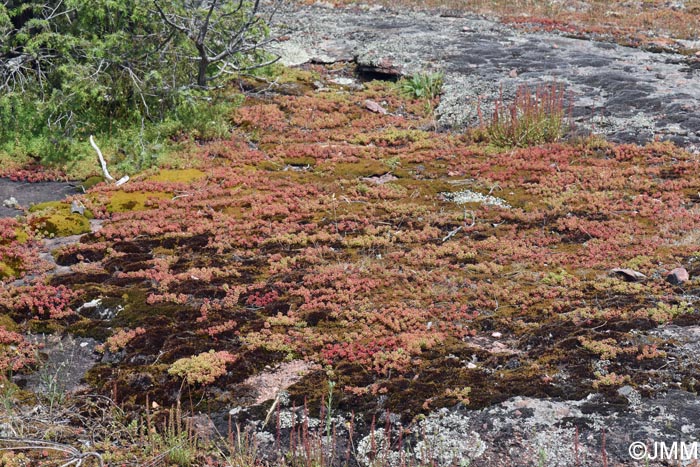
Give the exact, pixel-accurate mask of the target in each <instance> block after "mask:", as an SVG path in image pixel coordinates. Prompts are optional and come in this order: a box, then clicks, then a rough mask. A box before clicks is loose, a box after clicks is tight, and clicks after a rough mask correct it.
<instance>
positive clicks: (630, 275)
mask: <svg viewBox="0 0 700 467" xmlns="http://www.w3.org/2000/svg"><path fill="white" fill-rule="evenodd" d="M610 274H611V275H613V276H618V277H620V278H622V280H624V281H626V282H639V281H643V280H644V279H646V278H647V276H645V275H644V274H642V273H641V272H639V271H635V270H634V269H626V268H615V269H612V270H611V271H610Z"/></svg>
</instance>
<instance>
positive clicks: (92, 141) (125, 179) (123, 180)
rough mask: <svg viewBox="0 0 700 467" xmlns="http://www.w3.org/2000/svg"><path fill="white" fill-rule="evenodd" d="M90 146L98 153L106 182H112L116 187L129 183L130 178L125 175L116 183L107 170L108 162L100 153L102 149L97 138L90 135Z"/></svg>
mask: <svg viewBox="0 0 700 467" xmlns="http://www.w3.org/2000/svg"><path fill="white" fill-rule="evenodd" d="M90 145H92V147H93V149H94V150H95V151H96V152H97V158H98V159H99V160H100V165H101V166H102V173H103V174H104V177H105V180H106V181H108V182H112V183H114V184H115V185H116V186H120V185H123V184H125V183H126V182H128V181H129V176H128V175H124V176H123V177H122V178H120V179H119V180H117V181H116V182H115V181H114V177H112V175H111V174H110V173H109V170H107V161H105V158H104V156H102V151H100V148H99V147H98V146H97V143H96V142H95V138H94V137H93V136H92V135H90Z"/></svg>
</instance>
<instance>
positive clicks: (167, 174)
mask: <svg viewBox="0 0 700 467" xmlns="http://www.w3.org/2000/svg"><path fill="white" fill-rule="evenodd" d="M205 176H206V173H204V172H202V171H201V170H197V169H177V170H174V169H163V170H161V171H160V172H159V173H158V174H157V175H153V176H151V177H148V178H147V179H146V180H147V181H150V182H180V183H188V182H193V181H195V180H199V179H202V178H204V177H205Z"/></svg>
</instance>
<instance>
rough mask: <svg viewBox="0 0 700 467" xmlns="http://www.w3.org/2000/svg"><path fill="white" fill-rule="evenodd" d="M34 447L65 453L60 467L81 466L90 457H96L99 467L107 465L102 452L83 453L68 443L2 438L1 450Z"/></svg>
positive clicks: (0, 439) (0, 441) (23, 449)
mask: <svg viewBox="0 0 700 467" xmlns="http://www.w3.org/2000/svg"><path fill="white" fill-rule="evenodd" d="M32 449H33V450H42V451H45V450H50V451H56V452H61V453H63V454H65V455H66V457H65V458H64V459H63V460H64V461H65V462H64V463H63V464H61V466H60V467H69V466H75V467H81V466H82V465H83V464H87V462H86V461H87V460H88V459H90V458H94V460H95V461H96V462H97V465H98V466H99V467H103V466H104V465H105V464H104V460H103V459H102V455H101V454H100V453H98V452H85V453H83V452H80V451H79V450H77V449H76V448H74V447H73V446H69V445H67V444H60V443H54V442H52V441H44V440H37V439H29V438H0V451H26V450H32ZM59 462H60V461H59Z"/></svg>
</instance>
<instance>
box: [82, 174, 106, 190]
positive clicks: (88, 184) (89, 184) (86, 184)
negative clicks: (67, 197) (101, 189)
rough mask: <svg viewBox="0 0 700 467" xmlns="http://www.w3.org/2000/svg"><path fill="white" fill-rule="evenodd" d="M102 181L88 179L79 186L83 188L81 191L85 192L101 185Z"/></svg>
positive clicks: (94, 178) (100, 178) (98, 178)
mask: <svg viewBox="0 0 700 467" xmlns="http://www.w3.org/2000/svg"><path fill="white" fill-rule="evenodd" d="M103 181H104V179H103V178H102V177H97V176H95V177H90V178H88V179H87V180H85V181H84V182H83V183H82V184H81V185H80V186H82V187H83V190H85V191H87V190H89V189H90V188H92V187H94V186H96V185H98V184H100V183H102V182H103Z"/></svg>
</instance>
